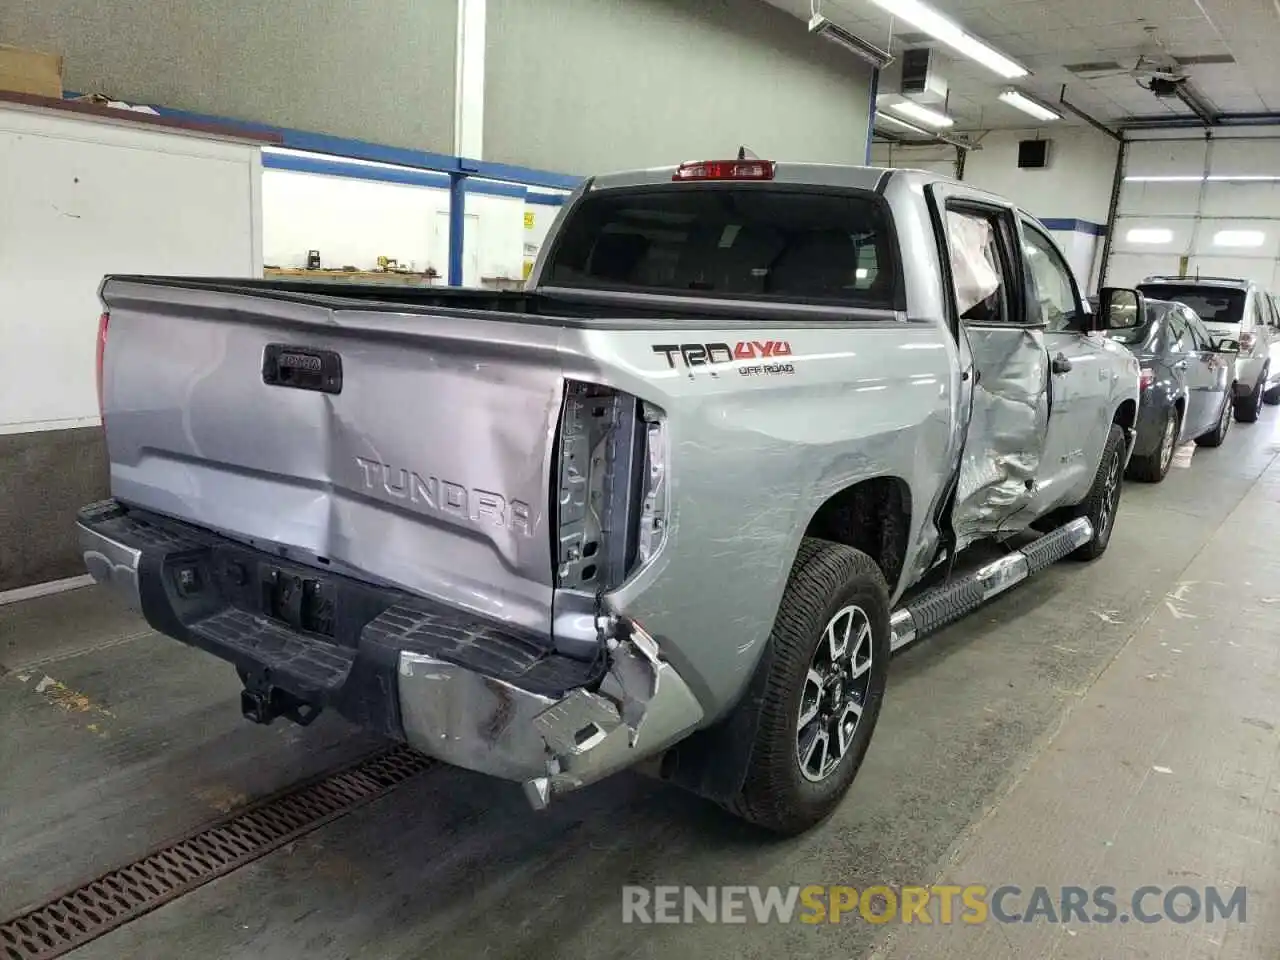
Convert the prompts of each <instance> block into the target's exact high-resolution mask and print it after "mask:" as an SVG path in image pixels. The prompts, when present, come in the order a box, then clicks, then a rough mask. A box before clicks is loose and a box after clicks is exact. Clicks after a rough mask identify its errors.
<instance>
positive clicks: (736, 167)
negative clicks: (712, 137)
mask: <svg viewBox="0 0 1280 960" xmlns="http://www.w3.org/2000/svg"><path fill="white" fill-rule="evenodd" d="M774 167H775V164H774V162H773V161H772V160H693V161H690V162H689V163H682V164H680V166H678V167H676V172H675V173H674V174H672V175H671V179H672V180H675V181H683V180H772V179H773V173H774Z"/></svg>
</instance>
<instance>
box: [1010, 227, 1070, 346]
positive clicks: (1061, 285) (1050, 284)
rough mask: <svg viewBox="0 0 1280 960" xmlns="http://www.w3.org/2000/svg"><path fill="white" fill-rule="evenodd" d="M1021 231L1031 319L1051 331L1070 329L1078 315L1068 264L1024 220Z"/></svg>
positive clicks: (1039, 233) (1056, 249)
mask: <svg viewBox="0 0 1280 960" xmlns="http://www.w3.org/2000/svg"><path fill="white" fill-rule="evenodd" d="M1022 233H1023V236H1024V237H1025V239H1026V245H1025V246H1024V247H1023V253H1024V254H1025V255H1026V258H1027V267H1028V269H1029V272H1030V274H1031V293H1032V298H1031V299H1032V317H1031V319H1032V321H1033V322H1034V321H1036V320H1038V321H1039V322H1041V323H1043V324H1045V326H1046V329H1048V330H1049V331H1050V332H1055V333H1060V332H1062V331H1064V330H1070V329H1073V328H1074V325H1075V324H1076V322H1077V321H1078V320H1079V318H1080V301H1079V297H1078V296H1077V294H1076V285H1075V281H1074V280H1073V279H1072V276H1071V268H1070V267H1068V266H1067V264H1066V261H1065V260H1063V259H1062V254H1060V253H1059V252H1058V248H1057V247H1055V246H1054V245H1053V241H1052V240H1050V239H1049V238H1048V237H1047V236H1045V235H1044V234H1043V233H1041V232H1040V231H1039V230H1038V229H1037V228H1036V227H1033V226H1032V225H1031V224H1030V223H1028V222H1027V221H1025V220H1024V221H1023V223H1022Z"/></svg>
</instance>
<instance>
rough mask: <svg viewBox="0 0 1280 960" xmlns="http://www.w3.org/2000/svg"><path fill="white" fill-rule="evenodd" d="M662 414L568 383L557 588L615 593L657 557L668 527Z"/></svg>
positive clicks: (560, 448) (561, 434)
mask: <svg viewBox="0 0 1280 960" xmlns="http://www.w3.org/2000/svg"><path fill="white" fill-rule="evenodd" d="M666 447H667V439H666V416H665V414H664V413H663V412H662V411H661V410H659V409H658V408H657V407H655V406H653V405H652V404H649V403H647V402H645V401H643V400H640V399H639V398H637V397H634V396H632V395H631V394H628V393H623V392H622V391H619V390H615V389H613V388H611V387H605V386H601V385H598V384H591V383H583V382H580V381H575V380H569V381H567V382H566V384H565V395H564V406H563V408H562V410H561V416H560V426H559V430H558V439H557V458H558V481H559V482H558V489H557V491H556V493H555V494H554V502H553V505H552V510H553V515H554V517H555V522H554V524H553V528H554V530H555V534H554V540H555V542H554V544H553V550H554V554H555V556H554V560H555V567H556V577H555V580H556V586H557V587H558V588H559V589H561V590H576V591H585V592H587V593H591V594H599V593H601V592H604V591H608V590H613V589H615V588H616V587H618V586H620V585H621V584H622V582H623V581H624V580H626V579H627V578H628V577H629V576H631V575H632V574H633V573H635V571H636V570H638V569H639V568H640V567H642V566H644V565H645V564H646V563H648V562H649V561H650V560H651V559H653V557H654V556H655V555H656V554H657V552H658V548H659V547H660V546H661V545H662V542H663V541H664V540H665V538H666V530H667V524H666V521H667V513H668V507H667V496H668V483H667V450H666Z"/></svg>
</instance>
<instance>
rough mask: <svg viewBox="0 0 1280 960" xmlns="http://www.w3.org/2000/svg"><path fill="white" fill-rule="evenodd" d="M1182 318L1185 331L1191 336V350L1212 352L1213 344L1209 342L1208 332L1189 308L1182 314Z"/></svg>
mask: <svg viewBox="0 0 1280 960" xmlns="http://www.w3.org/2000/svg"><path fill="white" fill-rule="evenodd" d="M1183 318H1184V319H1185V320H1186V323H1187V331H1188V333H1190V334H1191V349H1192V350H1198V351H1200V352H1201V353H1204V352H1205V351H1208V350H1212V349H1213V344H1212V343H1211V342H1210V340H1209V331H1208V330H1206V329H1205V328H1204V324H1202V323H1201V322H1200V318H1199V317H1197V316H1196V315H1195V314H1194V313H1193V312H1192V311H1191V308H1190V307H1188V308H1187V311H1186V313H1184V314H1183Z"/></svg>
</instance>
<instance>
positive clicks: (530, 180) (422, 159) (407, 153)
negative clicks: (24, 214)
mask: <svg viewBox="0 0 1280 960" xmlns="http://www.w3.org/2000/svg"><path fill="white" fill-rule="evenodd" d="M63 96H64V97H66V98H68V99H72V98H74V97H76V96H78V94H76V93H75V92H73V91H67V92H65V93H64V94H63ZM153 109H154V110H155V111H156V112H157V113H158V114H160V116H162V117H174V118H177V119H186V120H195V121H199V122H202V123H212V124H219V125H221V126H226V127H240V128H241V129H243V130H252V131H254V132H257V133H271V134H275V135H276V136H278V137H280V138H281V146H284V147H288V148H289V149H290V150H305V151H306V152H307V153H327V154H332V155H333V156H337V157H351V158H354V159H356V160H372V161H374V162H376V163H394V164H396V165H397V166H402V167H416V168H418V169H421V170H436V171H439V172H441V173H466V174H470V175H472V176H477V177H486V178H488V179H491V180H506V181H509V182H511V183H523V184H527V185H529V186H534V187H553V188H555V189H558V190H572V189H573V188H574V187H576V186H577V185H578V184H579V183H580V182H581V181H582V177H580V176H577V175H576V174H569V173H556V172H555V171H552V170H539V169H537V168H535V167H519V166H515V165H512V164H507V163H492V162H490V161H487V160H472V159H470V158H468V157H452V156H449V155H447V154H443V153H431V152H430V151H428V150H413V149H410V148H407V147H389V146H387V145H385V144H381V143H370V142H369V141H367V140H352V139H349V138H347V137H334V136H330V135H329V134H327V133H312V132H310V131H308V130H294V129H292V128H290V127H277V126H274V125H272V124H269V123H256V122H254V121H252V120H235V119H232V118H230V117H218V116H214V115H212V114H207V113H195V112H193V111H190V110H176V109H174V108H173V107H160V106H154V105H153ZM477 192H479V191H477Z"/></svg>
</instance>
